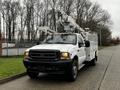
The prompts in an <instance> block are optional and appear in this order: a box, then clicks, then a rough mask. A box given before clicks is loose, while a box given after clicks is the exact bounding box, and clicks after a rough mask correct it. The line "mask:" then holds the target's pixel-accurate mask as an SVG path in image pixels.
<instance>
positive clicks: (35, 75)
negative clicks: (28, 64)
mask: <svg viewBox="0 0 120 90" xmlns="http://www.w3.org/2000/svg"><path fill="white" fill-rule="evenodd" d="M38 74H39V73H38V72H31V71H28V70H27V75H28V76H29V77H30V78H31V79H36V78H37V76H38Z"/></svg>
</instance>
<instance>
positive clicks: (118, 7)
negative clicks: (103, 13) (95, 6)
mask: <svg viewBox="0 0 120 90" xmlns="http://www.w3.org/2000/svg"><path fill="white" fill-rule="evenodd" d="M91 1H94V2H98V3H99V4H100V5H101V7H102V8H103V9H106V10H107V11H108V12H109V13H110V15H111V19H112V21H113V28H112V29H111V30H112V36H119V37H120V0H91Z"/></svg>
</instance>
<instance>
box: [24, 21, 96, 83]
mask: <svg viewBox="0 0 120 90" xmlns="http://www.w3.org/2000/svg"><path fill="white" fill-rule="evenodd" d="M68 21H69V24H70V25H71V26H72V25H73V24H74V25H73V26H72V28H76V29H77V30H79V33H72V32H69V30H70V29H68V25H67V29H66V31H67V30H68V31H67V33H54V34H50V35H48V36H47V38H46V39H45V40H44V41H43V42H42V43H41V44H39V45H36V46H33V47H31V48H29V49H27V50H26V51H25V57H24V61H23V62H24V65H25V67H26V69H27V74H28V76H29V77H30V78H32V79H34V78H36V77H37V76H38V75H39V73H40V72H42V73H52V74H53V73H59V74H61V73H62V74H65V75H66V76H67V77H68V78H69V80H71V81H74V80H76V78H77V75H78V70H80V69H81V68H82V67H83V66H84V65H86V64H90V65H95V63H96V61H97V56H98V54H97V53H98V43H97V41H98V40H97V34H95V33H91V32H85V31H84V30H83V29H81V28H80V27H79V26H78V25H76V24H75V23H74V22H73V21H70V20H68ZM71 26H70V27H71ZM72 31H73V30H72Z"/></svg>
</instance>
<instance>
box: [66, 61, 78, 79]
mask: <svg viewBox="0 0 120 90" xmlns="http://www.w3.org/2000/svg"><path fill="white" fill-rule="evenodd" d="M77 75H78V62H77V60H74V61H73V63H72V66H71V68H70V70H69V72H68V73H67V77H68V80H69V81H75V80H76V78H77Z"/></svg>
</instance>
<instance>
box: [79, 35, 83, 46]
mask: <svg viewBox="0 0 120 90" xmlns="http://www.w3.org/2000/svg"><path fill="white" fill-rule="evenodd" d="M78 43H81V44H83V46H84V41H83V39H82V38H81V36H78Z"/></svg>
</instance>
